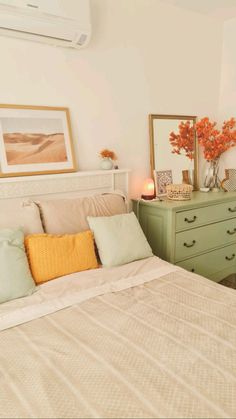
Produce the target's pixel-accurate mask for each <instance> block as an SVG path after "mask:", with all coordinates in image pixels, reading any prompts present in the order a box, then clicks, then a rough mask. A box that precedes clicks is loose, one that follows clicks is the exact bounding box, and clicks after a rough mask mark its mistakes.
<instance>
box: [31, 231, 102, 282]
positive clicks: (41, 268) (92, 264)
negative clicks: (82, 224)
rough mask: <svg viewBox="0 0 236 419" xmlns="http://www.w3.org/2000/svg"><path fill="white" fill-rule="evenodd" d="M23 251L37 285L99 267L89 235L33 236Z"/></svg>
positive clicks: (88, 233) (90, 233)
mask: <svg viewBox="0 0 236 419" xmlns="http://www.w3.org/2000/svg"><path fill="white" fill-rule="evenodd" d="M25 247H26V251H27V255H28V259H29V263H30V268H31V272H32V275H33V278H34V280H35V282H36V284H40V283H41V282H45V281H49V280H51V279H54V278H58V277H59V276H63V275H68V274H71V273H73V272H79V271H85V270H87V269H94V268H97V267H98V263H97V259H96V255H95V250H94V241H93V233H92V232H91V231H84V232H82V233H78V234H65V235H63V236H55V235H51V234H32V235H29V236H27V237H26V238H25Z"/></svg>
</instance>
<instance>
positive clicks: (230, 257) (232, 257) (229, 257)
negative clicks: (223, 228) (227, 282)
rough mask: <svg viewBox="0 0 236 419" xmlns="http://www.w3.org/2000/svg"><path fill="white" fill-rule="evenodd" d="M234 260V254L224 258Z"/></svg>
mask: <svg viewBox="0 0 236 419" xmlns="http://www.w3.org/2000/svg"><path fill="white" fill-rule="evenodd" d="M234 258H235V254H234V253H233V254H232V256H225V259H226V260H233V259H234Z"/></svg>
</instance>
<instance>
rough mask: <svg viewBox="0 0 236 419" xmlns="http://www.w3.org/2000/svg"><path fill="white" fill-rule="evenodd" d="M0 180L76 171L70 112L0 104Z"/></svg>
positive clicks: (65, 109) (45, 107)
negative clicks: (1, 178)
mask: <svg viewBox="0 0 236 419" xmlns="http://www.w3.org/2000/svg"><path fill="white" fill-rule="evenodd" d="M0 165H1V170H0V177H10V176H31V175H42V174H52V173H70V172H75V171H76V170H77V168H76V163H75V154H74V147H73V140H72V130H71V122H70V113H69V109H68V108H66V107H50V106H31V105H9V104H0Z"/></svg>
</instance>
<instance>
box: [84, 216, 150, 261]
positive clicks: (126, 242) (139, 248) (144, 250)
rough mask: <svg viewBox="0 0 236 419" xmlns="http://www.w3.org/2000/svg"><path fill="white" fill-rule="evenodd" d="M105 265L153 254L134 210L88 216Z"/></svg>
mask: <svg viewBox="0 0 236 419" xmlns="http://www.w3.org/2000/svg"><path fill="white" fill-rule="evenodd" d="M87 219H88V223H89V226H90V228H91V230H92V231H93V234H94V238H95V242H96V245H97V247H98V252H99V256H100V259H101V262H102V264H103V265H104V266H118V265H123V264H125V263H129V262H132V261H134V260H138V259H144V258H148V257H150V256H153V253H152V249H151V247H150V246H149V244H148V242H147V239H146V237H145V235H144V233H143V231H142V229H141V227H140V224H139V222H138V220H137V218H136V216H135V214H134V213H133V212H131V213H129V214H122V215H113V216H111V217H88V218H87Z"/></svg>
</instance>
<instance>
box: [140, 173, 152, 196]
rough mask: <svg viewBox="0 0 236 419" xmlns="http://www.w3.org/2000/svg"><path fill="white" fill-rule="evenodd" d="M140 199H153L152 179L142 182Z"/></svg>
mask: <svg viewBox="0 0 236 419" xmlns="http://www.w3.org/2000/svg"><path fill="white" fill-rule="evenodd" d="M141 198H142V199H145V200H151V199H154V198H155V187H154V181H153V179H151V178H148V179H146V180H145V181H144V184H143V189H142V195H141Z"/></svg>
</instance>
